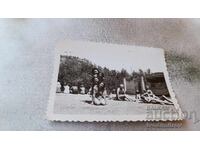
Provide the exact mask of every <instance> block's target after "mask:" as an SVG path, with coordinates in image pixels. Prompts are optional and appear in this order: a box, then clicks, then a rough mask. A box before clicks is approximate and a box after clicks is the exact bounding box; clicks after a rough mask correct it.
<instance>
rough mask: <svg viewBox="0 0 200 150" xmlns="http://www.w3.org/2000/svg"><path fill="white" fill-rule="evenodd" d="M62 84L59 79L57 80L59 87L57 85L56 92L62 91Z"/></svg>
mask: <svg viewBox="0 0 200 150" xmlns="http://www.w3.org/2000/svg"><path fill="white" fill-rule="evenodd" d="M60 88H61V85H60V82H59V81H58V82H57V87H56V93H60V92H61V89H60Z"/></svg>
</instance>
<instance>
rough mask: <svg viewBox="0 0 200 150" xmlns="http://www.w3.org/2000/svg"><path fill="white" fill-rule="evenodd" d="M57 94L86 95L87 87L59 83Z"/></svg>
mask: <svg viewBox="0 0 200 150" xmlns="http://www.w3.org/2000/svg"><path fill="white" fill-rule="evenodd" d="M56 93H65V94H69V93H71V94H86V90H85V87H84V86H83V85H80V86H79V87H78V86H69V85H68V84H67V85H63V84H60V82H57V89H56Z"/></svg>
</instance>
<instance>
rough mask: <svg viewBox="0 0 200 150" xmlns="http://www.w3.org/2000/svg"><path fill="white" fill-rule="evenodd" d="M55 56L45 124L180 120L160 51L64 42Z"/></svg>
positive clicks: (134, 47)
mask: <svg viewBox="0 0 200 150" xmlns="http://www.w3.org/2000/svg"><path fill="white" fill-rule="evenodd" d="M57 52H58V54H57V57H56V62H57V63H56V65H55V70H56V71H55V72H54V74H55V75H54V78H55V79H54V80H53V81H52V82H54V83H52V90H51V92H52V93H51V97H50V106H49V107H50V108H49V110H48V113H49V114H48V117H49V118H50V120H60V121H138V120H141V121H142V120H180V119H181V117H182V116H181V110H180V108H179V105H178V103H177V100H176V98H175V95H174V93H173V90H172V88H171V87H170V81H169V77H168V74H167V69H166V64H165V59H164V51H163V50H162V49H156V48H147V47H136V46H125V45H114V44H103V43H92V42H74V41H71V42H69V41H68V42H64V43H62V44H61V45H60V46H59V48H58V51H57ZM73 117H74V118H73Z"/></svg>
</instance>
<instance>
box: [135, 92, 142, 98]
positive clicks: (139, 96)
mask: <svg viewBox="0 0 200 150" xmlns="http://www.w3.org/2000/svg"><path fill="white" fill-rule="evenodd" d="M135 99H136V100H140V99H141V95H140V91H139V90H136V96H135Z"/></svg>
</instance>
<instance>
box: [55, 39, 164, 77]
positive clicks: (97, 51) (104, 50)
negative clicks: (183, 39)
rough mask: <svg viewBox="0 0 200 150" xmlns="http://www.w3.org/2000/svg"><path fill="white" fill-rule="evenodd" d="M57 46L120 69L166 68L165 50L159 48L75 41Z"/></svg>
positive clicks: (152, 69)
mask: <svg viewBox="0 0 200 150" xmlns="http://www.w3.org/2000/svg"><path fill="white" fill-rule="evenodd" d="M57 48H58V49H59V50H62V51H65V53H64V54H65V55H70V56H77V57H80V58H86V59H88V60H89V61H91V62H92V63H94V64H96V65H99V66H101V67H107V68H109V69H115V70H118V71H121V69H122V68H124V69H126V70H127V71H128V72H129V73H131V72H132V71H133V70H134V71H138V70H139V69H142V70H147V69H148V68H150V69H151V72H161V71H163V69H164V67H163V66H164V63H163V62H164V59H163V51H162V49H157V48H148V47H138V46H126V45H116V44H102V43H92V42H74V41H70V42H69V41H67V42H64V43H61V44H60V45H59V46H58V47H57Z"/></svg>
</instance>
